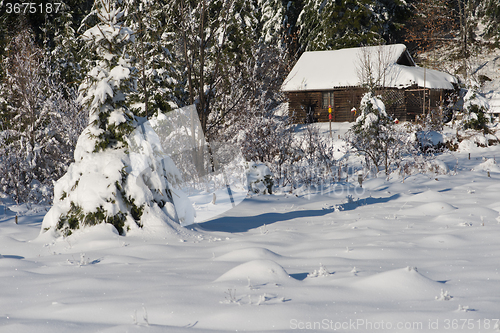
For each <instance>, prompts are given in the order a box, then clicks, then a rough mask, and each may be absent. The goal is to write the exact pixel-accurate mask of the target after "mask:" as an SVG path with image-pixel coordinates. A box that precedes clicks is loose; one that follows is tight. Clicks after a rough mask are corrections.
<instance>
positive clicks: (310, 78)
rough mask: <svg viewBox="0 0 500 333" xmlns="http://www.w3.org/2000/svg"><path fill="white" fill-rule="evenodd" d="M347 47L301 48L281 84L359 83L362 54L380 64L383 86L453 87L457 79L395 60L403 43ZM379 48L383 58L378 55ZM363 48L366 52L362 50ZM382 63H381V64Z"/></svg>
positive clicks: (324, 86) (292, 87)
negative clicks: (310, 50)
mask: <svg viewBox="0 0 500 333" xmlns="http://www.w3.org/2000/svg"><path fill="white" fill-rule="evenodd" d="M380 48H381V47H380V46H370V47H364V48H348V49H341V50H334V51H315V52H304V53H303V54H302V56H301V57H300V59H299V60H298V61H297V63H296V64H295V66H294V67H293V69H292V71H291V72H290V74H289V75H288V76H287V78H286V80H285V82H284V83H283V85H282V90H283V91H303V90H329V89H330V90H331V89H333V88H338V87H357V86H360V85H361V82H360V77H359V75H358V73H359V72H360V70H361V67H362V63H363V57H365V54H367V55H368V57H369V59H370V61H371V62H372V66H373V68H374V69H375V70H378V68H381V67H386V68H381V69H380V71H383V72H384V73H385V74H383V75H378V74H377V73H375V76H384V77H385V80H384V81H385V83H384V85H385V86H386V87H394V88H405V87H409V86H413V85H417V86H418V87H426V88H431V89H453V84H454V83H457V82H458V81H457V79H456V78H455V77H454V76H452V75H449V74H447V73H444V72H439V71H436V70H433V69H425V68H423V67H418V66H405V65H399V64H397V60H398V59H399V57H400V56H401V55H402V54H403V53H404V52H406V46H405V45H403V44H394V45H385V46H382V49H380ZM379 50H382V51H381V52H382V56H381V57H382V60H381V61H378V60H377V59H379V58H380V57H379V55H378V54H379V53H378V52H379ZM364 52H366V53H364ZM380 64H382V66H380Z"/></svg>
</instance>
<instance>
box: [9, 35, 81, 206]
mask: <svg viewBox="0 0 500 333" xmlns="http://www.w3.org/2000/svg"><path fill="white" fill-rule="evenodd" d="M7 49H8V51H9V54H8V56H7V57H5V58H4V59H3V63H2V65H3V68H4V69H6V73H5V77H4V78H3V79H4V80H3V82H1V83H0V125H1V127H0V191H2V192H5V193H9V195H11V196H12V198H13V199H14V200H15V201H16V202H18V203H19V202H29V203H45V204H47V203H50V202H51V201H52V189H53V182H54V181H55V180H56V179H58V178H59V177H60V176H62V175H63V174H64V172H65V171H66V168H67V165H68V164H69V163H70V161H71V160H72V155H73V154H72V153H73V147H74V144H75V143H76V138H75V136H74V135H73V133H74V131H75V130H77V131H79V132H81V130H82V128H81V127H80V128H79V126H80V121H81V119H82V118H84V117H82V116H81V115H79V114H78V111H79V108H78V105H77V104H76V102H75V100H74V97H73V96H72V94H71V91H69V89H68V87H67V86H66V85H65V84H64V83H62V82H61V78H60V77H59V76H58V75H57V74H55V73H52V72H51V70H50V69H49V68H48V67H49V64H48V62H49V61H48V60H49V59H47V56H46V54H44V53H43V51H42V49H40V48H39V47H38V46H37V45H36V43H35V40H34V34H33V33H32V32H31V31H30V29H29V28H27V27H25V26H20V30H19V31H18V32H17V33H16V34H14V36H13V37H12V39H11V40H10V42H9V43H8V45H7Z"/></svg>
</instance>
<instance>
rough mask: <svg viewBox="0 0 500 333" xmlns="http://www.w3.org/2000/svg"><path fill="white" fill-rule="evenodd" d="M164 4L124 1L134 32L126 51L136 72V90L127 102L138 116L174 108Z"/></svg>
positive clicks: (168, 36) (173, 70)
mask: <svg viewBox="0 0 500 333" xmlns="http://www.w3.org/2000/svg"><path fill="white" fill-rule="evenodd" d="M170 6H171V4H170V3H169V2H167V1H151V0H127V7H128V12H129V15H128V21H127V25H128V26H130V27H131V28H132V29H133V30H134V31H135V32H136V34H135V44H134V47H133V48H130V49H129V53H130V55H131V56H132V57H133V59H134V66H135V68H136V69H137V75H138V84H137V91H136V92H134V93H133V94H132V96H131V100H132V101H133V102H135V103H136V105H137V106H138V107H140V108H141V110H140V111H138V112H139V114H141V115H143V116H151V115H152V114H154V113H156V112H157V111H160V112H167V111H170V110H171V109H172V107H176V106H177V103H176V96H175V94H174V90H175V85H174V83H175V82H174V80H173V79H172V75H174V76H175V66H174V63H173V62H174V59H173V53H172V52H171V51H170V50H172V49H173V48H174V45H173V42H174V39H173V38H171V36H170V35H169V34H168V32H167V31H168V30H167V28H168V27H169V25H170V22H169V20H170V18H169V17H168V14H169V10H170V9H169V7H170Z"/></svg>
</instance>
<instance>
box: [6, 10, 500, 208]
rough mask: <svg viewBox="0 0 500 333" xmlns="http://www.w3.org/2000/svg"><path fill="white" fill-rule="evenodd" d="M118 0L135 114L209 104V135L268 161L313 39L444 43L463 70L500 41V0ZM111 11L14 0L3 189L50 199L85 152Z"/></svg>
mask: <svg viewBox="0 0 500 333" xmlns="http://www.w3.org/2000/svg"><path fill="white" fill-rule="evenodd" d="M116 3H117V4H119V5H120V6H121V7H122V8H124V10H125V12H124V13H125V15H124V17H123V19H124V24H125V25H126V26H127V27H129V28H130V29H131V30H132V31H133V32H134V43H130V44H129V45H128V46H127V47H126V48H125V49H126V51H124V52H126V53H127V56H128V57H129V59H130V61H131V63H132V64H133V67H132V69H133V72H134V76H135V77H136V79H137V80H136V83H135V84H134V87H133V89H131V90H130V92H128V95H127V96H128V100H129V101H130V105H129V107H130V109H131V111H132V112H133V114H134V115H135V116H137V117H151V116H152V115H154V114H157V113H158V112H168V111H170V110H173V109H175V108H178V107H183V106H186V105H191V104H195V105H196V108H197V111H198V115H199V118H200V121H201V124H202V128H203V131H204V132H205V135H206V136H207V137H208V138H219V139H224V140H227V141H232V142H234V143H237V144H239V145H240V146H241V147H242V149H243V151H244V153H245V154H246V156H247V157H248V158H249V159H259V160H261V161H265V156H266V154H268V155H269V154H273V149H274V150H275V149H276V141H274V143H273V141H272V140H273V137H272V132H273V131H270V132H268V133H267V134H265V133H264V132H262V129H263V128H266V126H268V127H269V128H272V127H273V126H281V125H280V124H277V123H276V120H275V117H273V112H274V110H275V109H276V107H277V106H278V105H279V104H280V103H282V102H283V101H284V98H285V97H284V96H283V94H282V93H281V92H280V86H281V84H282V82H283V80H284V78H285V77H286V75H287V74H288V72H289V70H290V69H291V67H292V66H293V64H294V63H295V61H296V60H297V59H298V57H299V56H300V55H301V54H302V53H303V52H304V51H311V50H334V49H340V48H345V47H358V46H368V45H380V44H392V43H405V44H406V45H407V46H408V48H409V50H410V52H411V53H412V55H413V56H414V57H415V58H416V59H417V60H418V61H420V62H425V64H426V65H427V66H431V67H433V66H434V67H438V65H437V62H435V61H434V62H433V59H432V57H429V54H432V52H435V51H436V50H440V52H439V54H440V55H441V56H443V55H445V57H447V58H448V59H454V60H455V61H458V62H461V63H463V66H460V67H459V68H458V69H457V72H455V73H452V74H456V75H460V76H461V77H462V78H464V77H466V76H467V73H468V65H467V62H468V59H470V58H471V57H474V56H475V55H476V54H478V53H479V52H485V51H484V50H488V49H492V48H498V47H500V3H499V2H498V1H497V0H297V1H286V0H251V1H248V0H198V1H192V0H171V1H165V0H158V1H151V0H121V1H116ZM97 20H98V18H97V15H96V4H95V3H94V1H90V0H85V1H81V0H78V1H76V0H58V1H33V2H30V3H22V2H16V1H9V0H0V59H1V62H0V186H1V187H0V192H3V193H8V194H9V195H10V196H12V197H13V198H14V199H15V200H17V201H23V202H27V201H30V202H47V203H50V202H51V200H52V195H53V194H52V189H53V182H54V181H55V180H57V179H59V178H60V177H61V176H62V175H63V174H64V173H65V172H66V170H67V167H68V165H69V164H70V163H71V161H72V160H73V152H74V147H75V145H76V142H77V140H78V137H79V135H80V133H81V132H82V130H83V129H84V128H85V127H86V126H87V124H88V116H89V115H88V112H89V110H87V109H86V108H85V107H83V106H82V105H81V103H79V101H78V96H79V87H81V85H82V82H83V81H84V79H85V77H86V76H87V75H88V73H89V71H90V69H91V68H92V67H93V66H95V64H96V61H97V60H98V59H96V52H95V50H92V49H91V48H90V47H89V44H88V43H86V41H85V38H84V32H85V31H86V30H87V29H88V28H90V27H92V26H95V25H96V22H97ZM80 89H81V88H80ZM263 124H267V125H266V126H264V125H263ZM259 131H260V132H259ZM242 133H243V134H242ZM257 141H259V142H257ZM264 144H265V145H267V146H266V147H264V146H263V145H264ZM258 145H262V149H263V150H262V151H257V150H256V148H255V147H256V146H258Z"/></svg>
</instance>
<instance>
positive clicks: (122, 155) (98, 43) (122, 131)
mask: <svg viewBox="0 0 500 333" xmlns="http://www.w3.org/2000/svg"><path fill="white" fill-rule="evenodd" d="M93 13H94V14H96V16H97V19H98V23H97V24H96V25H95V26H94V27H92V28H90V29H88V30H87V31H85V32H84V33H83V35H82V38H84V39H85V41H86V42H87V47H88V50H89V51H92V52H95V53H96V55H97V58H98V61H97V62H96V63H95V66H94V68H92V69H91V70H90V72H89V73H88V74H87V76H86V78H85V80H84V81H83V83H82V84H81V85H80V89H79V90H80V96H79V100H80V102H81V104H82V105H83V106H84V107H85V108H87V109H88V112H89V126H88V127H87V128H86V129H85V130H84V131H83V133H82V134H81V135H80V137H79V139H78V143H77V146H76V149H75V162H74V163H73V164H72V165H71V166H70V167H69V169H68V172H67V173H66V174H65V175H64V176H63V177H62V178H61V179H60V180H59V181H58V182H57V183H56V185H55V189H54V197H55V199H54V206H53V207H52V208H51V210H50V211H49V212H48V213H47V215H46V216H45V218H44V220H43V223H42V232H45V231H47V230H52V231H53V232H54V233H55V234H56V235H57V234H58V233H57V232H59V233H61V234H62V235H64V236H68V235H70V234H71V233H72V232H73V230H75V229H79V228H81V227H85V226H92V225H97V224H101V223H109V224H112V225H113V226H114V227H115V228H116V230H117V231H118V232H119V233H120V234H122V235H123V234H125V233H126V232H127V231H129V230H132V229H137V228H139V227H142V226H144V225H145V224H148V225H152V224H154V225H157V226H162V225H163V226H165V225H169V226H171V227H174V223H170V221H172V220H181V219H182V218H184V219H188V220H189V219H191V220H192V218H193V216H192V214H191V215H190V216H188V215H189V214H185V212H186V211H189V207H188V205H186V206H185V209H184V211H183V212H179V214H177V213H178V212H176V211H175V207H174V205H173V202H174V199H173V198H172V192H171V191H170V190H169V185H168V181H167V178H166V176H167V173H168V171H169V170H171V169H172V168H171V167H169V163H165V156H163V154H162V151H161V147H159V146H157V145H155V144H154V143H151V142H152V140H151V139H150V138H151V136H152V135H153V136H154V134H153V133H152V131H150V130H148V128H147V126H145V125H144V124H142V125H140V126H138V123H137V121H136V119H135V117H134V115H133V114H132V112H131V111H130V110H129V106H128V94H129V92H130V91H132V89H133V88H134V86H135V73H134V68H133V67H132V66H131V65H130V58H129V56H128V55H127V54H126V52H125V49H126V45H127V44H128V43H131V42H133V41H134V35H133V32H132V30H131V29H129V28H128V27H126V26H124V25H123V23H122V20H123V18H124V14H125V12H124V11H122V10H121V8H119V7H118V6H117V5H116V4H115V3H114V2H113V1H111V0H96V2H95V4H94V8H93ZM134 127H137V128H138V129H137V130H136V131H135V132H134ZM167 162H168V161H167ZM165 222H166V223H165ZM188 222H189V221H188Z"/></svg>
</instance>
